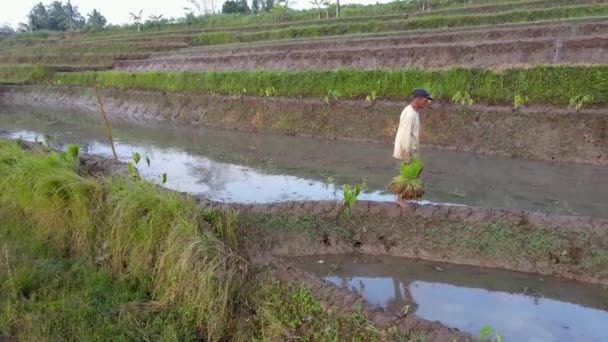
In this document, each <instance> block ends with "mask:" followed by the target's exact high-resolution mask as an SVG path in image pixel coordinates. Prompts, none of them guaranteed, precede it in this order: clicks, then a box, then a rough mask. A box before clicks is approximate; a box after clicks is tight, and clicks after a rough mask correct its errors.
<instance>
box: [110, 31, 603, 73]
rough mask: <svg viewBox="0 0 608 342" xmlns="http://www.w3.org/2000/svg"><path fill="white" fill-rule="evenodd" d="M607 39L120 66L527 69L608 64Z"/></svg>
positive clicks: (121, 65)
mask: <svg viewBox="0 0 608 342" xmlns="http://www.w3.org/2000/svg"><path fill="white" fill-rule="evenodd" d="M607 48H608V37H607V36H590V37H584V38H571V39H560V38H557V39H556V38H531V39H525V40H511V41H488V42H485V41H483V42H471V43H464V44H463V43H437V44H418V45H408V46H397V47H385V46H380V47H372V48H365V47H358V46H357V47H352V48H348V49H342V50H307V51H306V50H298V51H282V52H268V53H255V54H250V53H245V54H238V55H224V56H211V57H190V58H183V57H180V58H173V59H159V58H155V59H148V60H123V61H116V63H115V69H118V70H123V71H147V70H163V71H168V70H174V71H175V70H191V71H203V70H235V69H285V70H306V69H336V68H366V69H374V68H402V67H411V66H420V67H447V66H452V65H466V66H486V67H487V66H506V65H525V64H559V63H570V64H574V63H607V62H608V54H606V53H605V51H606V49H607Z"/></svg>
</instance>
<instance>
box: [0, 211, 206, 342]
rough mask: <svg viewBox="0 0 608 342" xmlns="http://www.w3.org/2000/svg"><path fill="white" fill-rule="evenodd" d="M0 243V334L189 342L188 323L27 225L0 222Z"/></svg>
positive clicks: (193, 331)
mask: <svg viewBox="0 0 608 342" xmlns="http://www.w3.org/2000/svg"><path fill="white" fill-rule="evenodd" d="M5 217H6V216H3V218H5ZM0 241H2V242H0V274H2V277H0V335H4V336H14V337H18V338H19V339H20V340H24V341H42V340H56V341H57V340H62V341H103V340H107V339H108V338H110V337H111V338H112V340H114V341H133V340H174V341H177V340H180V341H187V340H194V339H195V338H196V328H195V327H196V325H195V322H194V321H193V320H190V321H188V320H184V319H182V316H181V315H180V314H179V312H176V310H175V308H174V307H171V306H167V305H162V304H160V303H158V302H155V301H153V300H152V299H151V297H150V295H149V294H148V293H146V292H145V291H143V290H142V289H140V288H135V287H133V286H131V285H130V284H129V282H127V281H125V280H120V279H116V278H114V277H113V276H112V274H111V273H110V272H108V271H107V270H105V269H99V268H97V267H94V266H92V265H91V264H89V263H86V262H83V261H81V260H74V259H69V258H65V257H63V256H62V255H61V254H60V253H58V252H57V251H56V250H54V249H53V248H51V247H50V246H49V245H48V244H46V243H45V241H44V240H43V239H40V238H39V237H38V236H37V234H36V232H35V229H34V228H33V227H32V226H31V225H28V224H24V223H23V222H7V221H5V220H3V222H2V224H1V225H0ZM9 270H10V272H9Z"/></svg>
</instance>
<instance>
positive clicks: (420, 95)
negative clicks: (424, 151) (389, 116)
mask: <svg viewBox="0 0 608 342" xmlns="http://www.w3.org/2000/svg"><path fill="white" fill-rule="evenodd" d="M413 95H414V99H413V100H412V102H411V103H410V104H409V105H408V106H407V107H405V109H404V110H403V112H401V118H400V119H399V129H398V130H397V138H396V139H395V149H394V151H393V157H394V158H397V159H399V160H402V161H403V162H404V163H409V162H410V159H411V157H412V155H414V156H415V155H417V154H418V147H419V144H420V142H419V140H418V139H419V134H420V117H419V115H418V111H419V110H421V109H423V108H424V107H426V106H427V105H428V104H429V101H430V100H434V98H433V97H432V96H431V94H429V92H428V91H427V90H426V89H421V88H418V89H414V92H413Z"/></svg>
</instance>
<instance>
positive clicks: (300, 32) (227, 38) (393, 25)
mask: <svg viewBox="0 0 608 342" xmlns="http://www.w3.org/2000/svg"><path fill="white" fill-rule="evenodd" d="M606 15H608V6H606V5H578V6H566V7H555V8H548V9H535V10H514V11H508V12H501V13H497V14H494V13H490V14H471V15H445V16H429V17H420V18H413V19H409V20H396V21H380V20H379V21H363V22H359V23H338V24H335V25H323V26H319V25H311V26H306V27H289V28H285V29H278V30H269V31H262V32H254V33H234V32H232V33H231V32H212V33H203V34H200V35H198V36H195V37H194V38H193V39H192V42H193V44H196V45H215V44H227V43H238V42H256V41H267V40H280V39H293V38H305V37H307V38H308V37H324V36H337V35H346V34H361V33H377V32H390V31H411V30H421V29H439V28H451V27H465V26H480V25H499V24H508V23H521V22H535V21H541V20H554V19H568V18H581V17H589V16H606ZM220 38H221V39H220Z"/></svg>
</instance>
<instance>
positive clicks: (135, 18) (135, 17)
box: [129, 10, 144, 32]
mask: <svg viewBox="0 0 608 342" xmlns="http://www.w3.org/2000/svg"><path fill="white" fill-rule="evenodd" d="M143 12H144V10H140V11H139V14H138V15H135V14H133V12H129V14H130V15H131V20H133V21H134V22H135V24H137V32H140V31H141V16H142V13H143Z"/></svg>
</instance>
